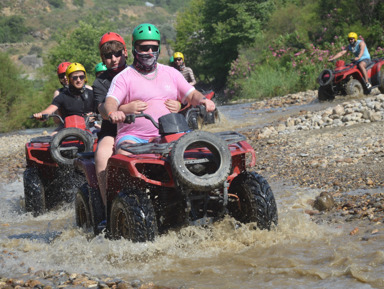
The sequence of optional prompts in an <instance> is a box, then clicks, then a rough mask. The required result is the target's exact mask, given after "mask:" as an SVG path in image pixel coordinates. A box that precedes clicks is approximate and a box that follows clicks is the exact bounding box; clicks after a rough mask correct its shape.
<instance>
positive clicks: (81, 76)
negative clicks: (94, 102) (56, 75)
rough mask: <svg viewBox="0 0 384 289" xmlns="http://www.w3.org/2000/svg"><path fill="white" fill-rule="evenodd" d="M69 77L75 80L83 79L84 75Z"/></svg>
mask: <svg viewBox="0 0 384 289" xmlns="http://www.w3.org/2000/svg"><path fill="white" fill-rule="evenodd" d="M71 78H72V80H74V81H76V80H77V79H80V80H84V79H85V75H75V76H71Z"/></svg>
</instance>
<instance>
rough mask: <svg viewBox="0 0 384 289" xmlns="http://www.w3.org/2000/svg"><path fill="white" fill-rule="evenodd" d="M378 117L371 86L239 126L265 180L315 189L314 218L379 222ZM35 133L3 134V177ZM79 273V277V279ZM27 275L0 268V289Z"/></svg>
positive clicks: (382, 109)
mask: <svg viewBox="0 0 384 289" xmlns="http://www.w3.org/2000/svg"><path fill="white" fill-rule="evenodd" d="M316 98H317V93H316V92H315V91H307V92H302V93H298V94H293V95H288V96H285V97H280V98H274V99H271V100H266V101H260V102H255V103H254V104H253V105H252V106H251V108H250V109H251V110H252V109H253V110H256V109H261V108H276V107H287V106H292V105H301V104H306V103H311V102H314V101H316ZM383 118H384V95H381V94H379V93H377V92H376V93H373V95H372V96H370V97H364V98H360V99H349V100H346V101H345V102H343V103H340V102H339V103H336V102H335V103H334V104H333V103H330V104H329V106H328V107H327V108H326V109H324V110H322V111H316V112H313V111H305V110H304V111H300V112H299V113H297V114H296V115H289V116H287V117H284V118H281V119H279V120H278V121H276V122H275V123H272V124H268V125H266V126H265V127H263V128H260V129H253V130H249V131H247V132H245V133H244V132H243V133H244V134H245V135H246V136H247V137H248V140H249V142H250V143H251V145H252V146H253V147H254V149H255V151H256V156H257V162H256V166H255V168H253V169H254V170H255V171H257V172H259V173H260V174H262V175H263V176H265V177H266V178H267V180H268V181H269V182H290V183H292V184H294V185H297V186H301V187H307V188H312V189H313V188H315V189H318V190H319V196H318V197H317V198H316V199H314V200H312V201H311V205H312V206H313V210H308V211H307V212H306V213H307V214H309V215H310V216H312V217H313V220H314V222H329V223H332V222H341V221H343V222H344V221H348V222H356V224H358V223H359V222H365V224H377V223H382V222H383V221H384V193H383V191H384V190H383V187H384V179H383V175H384V129H383ZM40 135H41V134H40ZM34 136H36V135H21V134H17V133H16V134H8V135H2V136H0V165H1V166H0V176H1V177H2V180H3V182H7V181H8V182H11V181H15V180H21V179H22V173H23V171H24V169H25V152H24V146H25V143H26V142H27V141H29V139H30V138H31V137H34ZM275 195H276V193H275ZM375 233H378V232H375ZM351 234H354V232H351ZM43 273H44V272H40V273H38V272H35V273H33V272H30V274H29V275H28V274H27V275H28V276H29V277H34V278H32V279H38V281H36V282H40V283H37V284H35V285H36V286H38V287H39V288H42V287H44V288H50V287H49V286H51V287H55V286H57V284H56V283H55V282H56V281H57V280H62V282H64V283H63V284H62V285H64V286H62V287H96V288H108V287H109V288H165V287H158V286H156V285H154V284H141V283H140V281H137V280H136V281H132V282H130V283H127V282H123V281H122V280H117V281H116V280H114V281H111V280H109V279H108V278H105V279H103V280H100V279H97V278H96V277H89V276H84V275H81V274H79V275H78V274H70V273H66V272H45V273H44V274H50V276H51V277H49V278H42V277H41V276H40V277H39V274H43ZM75 275H76V277H75ZM36 276H37V277H36ZM60 276H61V278H62V279H60ZM76 278H78V279H77V280H80V281H79V282H76V281H75V280H76ZM32 279H31V278H30V280H32ZM44 280H48V281H49V282H48V281H46V282H48V283H44V282H43V281H44ZM55 280H56V281H55ZM27 281H28V280H21V279H13V278H2V276H1V275H0V287H1V288H15V287H17V286H21V287H33V286H31V284H30V283H28V284H27V283H26V282H27ZM23 282H24V283H23ZM28 282H30V281H28ZM21 283H23V284H21Z"/></svg>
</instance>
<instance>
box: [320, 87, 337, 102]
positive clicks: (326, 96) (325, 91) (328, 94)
mask: <svg viewBox="0 0 384 289" xmlns="http://www.w3.org/2000/svg"><path fill="white" fill-rule="evenodd" d="M317 98H318V99H319V101H320V102H321V101H329V100H334V99H335V95H334V94H333V92H332V91H330V89H329V88H327V87H326V86H320V87H319V90H318V94H317Z"/></svg>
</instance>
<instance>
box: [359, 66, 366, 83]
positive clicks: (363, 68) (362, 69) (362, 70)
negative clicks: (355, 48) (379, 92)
mask: <svg viewBox="0 0 384 289" xmlns="http://www.w3.org/2000/svg"><path fill="white" fill-rule="evenodd" d="M366 67H367V63H365V61H360V62H359V68H360V71H361V73H362V74H363V77H364V80H365V83H367V82H368V75H367V70H366V69H365V68H366Z"/></svg>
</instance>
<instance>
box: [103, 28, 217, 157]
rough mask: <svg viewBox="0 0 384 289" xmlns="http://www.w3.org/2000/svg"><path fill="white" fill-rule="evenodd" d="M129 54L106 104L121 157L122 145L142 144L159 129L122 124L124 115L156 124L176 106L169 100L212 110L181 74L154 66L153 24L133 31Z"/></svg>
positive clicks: (156, 51) (157, 40) (156, 47)
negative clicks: (128, 61) (130, 57)
mask: <svg viewBox="0 0 384 289" xmlns="http://www.w3.org/2000/svg"><path fill="white" fill-rule="evenodd" d="M132 53H133V56H134V61H133V64H132V65H131V66H129V67H128V68H126V69H125V70H123V71H122V72H120V73H119V74H118V75H117V76H115V78H114V79H113V81H112V84H111V86H110V88H109V91H108V94H107V98H106V101H105V110H106V112H107V113H108V115H109V117H110V119H111V121H112V122H113V123H117V124H118V125H117V137H116V141H115V149H116V153H124V154H127V152H125V151H123V150H121V149H120V147H121V145H122V144H124V143H145V142H148V141H149V140H150V139H151V138H153V137H156V136H158V135H159V133H158V129H157V128H156V127H154V126H153V124H152V123H151V122H150V121H149V120H147V119H145V118H137V119H136V121H135V123H132V124H126V123H123V122H124V120H125V115H126V114H132V113H134V114H139V113H141V112H145V113H146V114H149V115H151V116H152V117H153V118H154V119H155V120H156V121H157V120H158V118H159V117H161V116H163V115H165V114H168V113H170V111H171V106H172V105H174V103H175V102H174V101H173V102H172V101H170V100H178V101H180V102H182V103H190V104H191V105H193V106H196V105H199V104H204V105H205V107H206V109H207V111H213V110H214V109H215V104H214V103H213V102H212V101H211V100H209V99H206V98H205V97H204V95H202V94H201V93H200V92H199V91H197V90H195V88H194V87H193V86H191V85H190V84H189V83H188V82H187V81H186V80H185V79H184V77H183V76H182V74H180V72H178V71H177V70H176V69H174V68H172V67H169V66H166V65H162V64H158V63H157V58H158V56H159V53H160V32H159V30H158V29H157V28H156V27H155V26H154V25H152V24H148V23H145V24H140V25H138V26H137V27H136V28H135V29H134V30H133V33H132ZM121 105H124V106H123V107H120V106H121ZM119 107H120V109H121V111H120V110H119Z"/></svg>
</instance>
